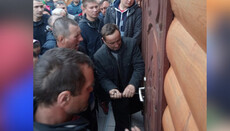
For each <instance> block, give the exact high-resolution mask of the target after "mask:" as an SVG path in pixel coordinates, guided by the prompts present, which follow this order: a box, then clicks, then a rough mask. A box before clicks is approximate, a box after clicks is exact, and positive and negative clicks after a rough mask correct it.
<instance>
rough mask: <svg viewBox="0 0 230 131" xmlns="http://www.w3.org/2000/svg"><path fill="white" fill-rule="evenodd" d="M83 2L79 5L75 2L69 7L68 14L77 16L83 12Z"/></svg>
mask: <svg viewBox="0 0 230 131" xmlns="http://www.w3.org/2000/svg"><path fill="white" fill-rule="evenodd" d="M81 3H82V2H81V0H80V1H79V3H78V5H75V4H74V3H73V1H72V2H71V3H70V4H69V5H68V6H67V12H68V13H69V14H71V15H74V16H77V15H78V14H80V13H81V12H82V10H81Z"/></svg>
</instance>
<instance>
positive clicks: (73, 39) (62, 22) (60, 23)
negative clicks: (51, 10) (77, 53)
mask: <svg viewBox="0 0 230 131" xmlns="http://www.w3.org/2000/svg"><path fill="white" fill-rule="evenodd" d="M53 35H54V37H55V39H56V40H57V46H58V47H63V48H71V49H76V50H78V48H79V43H80V42H81V41H82V40H83V38H82V36H81V29H80V28H79V26H78V24H77V22H76V21H74V20H72V19H69V18H66V17H61V18H58V19H56V21H55V22H54V24H53Z"/></svg>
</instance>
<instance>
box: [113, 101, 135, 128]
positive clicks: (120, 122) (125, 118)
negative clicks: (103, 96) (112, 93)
mask: <svg viewBox="0 0 230 131" xmlns="http://www.w3.org/2000/svg"><path fill="white" fill-rule="evenodd" d="M111 104H112V108H113V115H114V118H115V131H124V130H125V128H127V129H130V126H131V115H130V111H129V99H127V98H122V99H115V100H112V101H111Z"/></svg>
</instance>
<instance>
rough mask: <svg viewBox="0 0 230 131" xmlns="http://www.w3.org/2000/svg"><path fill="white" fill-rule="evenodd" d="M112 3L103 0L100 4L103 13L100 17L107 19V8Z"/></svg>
mask: <svg viewBox="0 0 230 131" xmlns="http://www.w3.org/2000/svg"><path fill="white" fill-rule="evenodd" d="M109 5H110V3H109V1H108V0H102V1H101V2H100V3H99V6H100V10H101V13H100V15H99V16H101V17H102V18H103V19H104V17H105V13H106V10H107V8H108V7H109Z"/></svg>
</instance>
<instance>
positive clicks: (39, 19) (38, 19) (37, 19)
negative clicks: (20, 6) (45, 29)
mask: <svg viewBox="0 0 230 131" xmlns="http://www.w3.org/2000/svg"><path fill="white" fill-rule="evenodd" d="M41 19H42V17H39V18H38V17H33V22H38V21H41Z"/></svg>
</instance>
